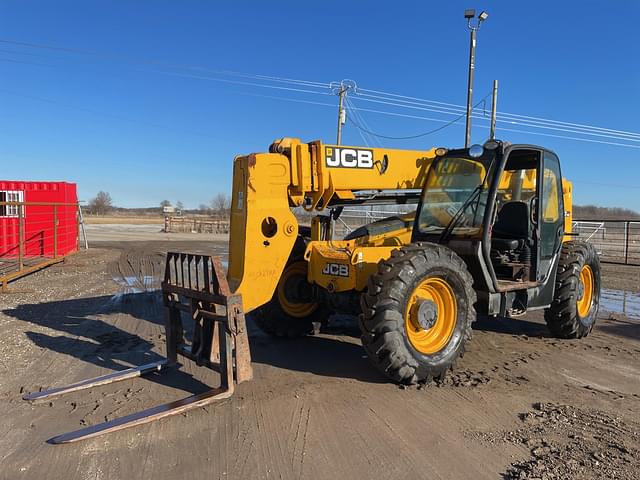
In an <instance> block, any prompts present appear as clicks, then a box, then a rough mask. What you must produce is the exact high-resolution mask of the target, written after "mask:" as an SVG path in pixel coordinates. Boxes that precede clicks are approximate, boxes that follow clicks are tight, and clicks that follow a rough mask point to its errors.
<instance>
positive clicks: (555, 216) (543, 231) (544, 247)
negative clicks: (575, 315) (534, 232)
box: [535, 151, 564, 282]
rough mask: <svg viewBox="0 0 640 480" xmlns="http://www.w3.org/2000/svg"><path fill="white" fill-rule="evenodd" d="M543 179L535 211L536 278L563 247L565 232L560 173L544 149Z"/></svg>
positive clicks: (546, 272) (544, 276) (542, 277)
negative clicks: (536, 221) (536, 223)
mask: <svg viewBox="0 0 640 480" xmlns="http://www.w3.org/2000/svg"><path fill="white" fill-rule="evenodd" d="M541 177H542V181H541V187H542V188H541V189H540V199H539V201H538V205H537V208H538V212H536V213H537V215H535V216H536V217H537V218H538V222H539V228H538V233H539V238H538V269H537V280H538V281H539V282H540V281H545V280H546V279H547V277H548V275H549V273H550V270H551V267H552V266H553V260H554V257H555V256H556V255H557V254H558V252H559V251H560V248H561V247H562V237H563V236H564V202H563V196H562V175H561V172H560V161H559V160H558V157H557V156H556V155H555V154H554V153H552V152H549V151H544V154H543V162H542V175H541Z"/></svg>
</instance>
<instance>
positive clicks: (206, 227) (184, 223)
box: [164, 216, 229, 233]
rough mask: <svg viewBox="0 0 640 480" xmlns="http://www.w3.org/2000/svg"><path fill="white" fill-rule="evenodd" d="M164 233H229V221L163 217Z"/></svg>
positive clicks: (226, 219) (216, 218)
mask: <svg viewBox="0 0 640 480" xmlns="http://www.w3.org/2000/svg"><path fill="white" fill-rule="evenodd" d="M164 231H165V232H173V233H175V232H186V233H229V219H228V218H223V217H219V218H218V217H213V218H212V217H207V218H201V217H181V216H175V217H173V216H166V217H164Z"/></svg>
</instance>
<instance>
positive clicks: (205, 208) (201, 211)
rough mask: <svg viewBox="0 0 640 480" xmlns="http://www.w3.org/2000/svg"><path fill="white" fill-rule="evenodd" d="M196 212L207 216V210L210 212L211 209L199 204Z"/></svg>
mask: <svg viewBox="0 0 640 480" xmlns="http://www.w3.org/2000/svg"><path fill="white" fill-rule="evenodd" d="M198 210H199V211H200V213H202V214H207V213H209V210H211V208H210V207H209V205H206V204H204V203H201V204H200V205H199V206H198Z"/></svg>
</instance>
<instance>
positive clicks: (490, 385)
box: [0, 232, 640, 480]
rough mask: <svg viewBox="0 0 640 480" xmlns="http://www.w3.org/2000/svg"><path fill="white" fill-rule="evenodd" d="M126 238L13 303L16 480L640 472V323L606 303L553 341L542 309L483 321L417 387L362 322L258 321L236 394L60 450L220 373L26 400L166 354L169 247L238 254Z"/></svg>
mask: <svg viewBox="0 0 640 480" xmlns="http://www.w3.org/2000/svg"><path fill="white" fill-rule="evenodd" d="M149 234H150V235H157V233H153V232H152V233H149ZM109 235H111V234H109ZM110 238H112V237H109V238H107V239H106V240H107V241H98V240H95V239H94V242H93V245H94V247H95V248H92V249H90V250H89V251H83V252H81V253H80V254H78V255H75V256H73V257H70V258H69V259H68V260H67V261H66V262H64V263H62V264H59V265H56V266H53V267H51V268H49V269H46V270H43V271H41V272H38V273H36V274H34V275H31V276H29V277H27V278H24V279H22V280H20V281H17V282H15V283H13V284H12V290H13V293H11V294H7V295H0V335H2V338H3V341H2V342H1V343H0V399H1V401H0V418H2V421H1V422H0V465H1V467H0V479H16V478H24V479H41V478H65V479H71V480H73V479H88V478H91V479H120V478H122V479H125V478H126V479H128V478H154V479H156V480H164V479H173V478H184V477H187V476H195V478H200V477H204V476H205V475H206V476H207V478H241V479H246V478H285V479H289V478H295V479H298V478H349V477H350V478H394V479H397V478H406V479H414V478H430V479H431V478H433V479H458V478H459V479H468V478H473V479H485V478H486V479H490V478H507V479H513V478H516V479H521V478H527V479H532V478H547V479H567V478H571V479H574V478H575V479H598V480H600V479H602V478H607V479H608V478H620V479H625V480H626V479H632V478H639V477H640V475H639V474H638V461H637V459H638V457H639V455H640V451H639V441H638V440H639V438H638V434H639V430H638V428H639V427H638V424H639V423H640V323H639V322H638V321H637V320H636V319H634V318H632V317H629V316H627V315H625V314H624V313H620V312H618V313H613V314H612V313H610V312H606V311H601V314H600V316H599V319H598V324H597V326H596V328H595V330H594V332H593V333H592V334H591V335H590V336H589V337H588V338H586V339H582V340H571V341H563V340H558V339H555V338H551V337H549V335H548V332H547V329H546V326H545V325H544V321H543V319H542V314H541V312H535V313H533V312H532V313H531V314H528V315H526V316H524V317H522V318H519V319H500V318H499V319H481V320H479V321H478V322H476V324H475V327H474V338H473V340H472V342H471V346H470V349H469V351H468V352H467V354H466V355H465V357H464V358H463V359H462V360H461V361H460V362H459V365H458V366H457V368H456V370H455V371H454V372H453V373H452V374H451V375H450V376H449V377H448V378H447V379H446V381H445V382H443V383H442V384H441V385H428V386H426V387H411V388H399V387H398V386H396V385H393V384H390V383H388V382H387V381H386V379H385V378H382V377H381V376H380V375H378V374H377V373H376V371H375V370H374V369H373V367H372V366H371V365H370V364H369V363H368V360H367V359H366V357H365V356H364V353H363V351H362V349H361V347H360V344H359V339H358V330H357V326H356V324H355V322H354V321H353V319H350V318H349V317H340V318H335V319H334V321H333V322H332V323H331V325H330V327H329V328H328V329H327V330H326V331H323V332H322V333H320V334H318V335H315V336H310V337H307V338H302V339H295V340H285V339H273V338H270V337H267V336H266V335H264V334H262V333H261V332H259V331H258V330H257V329H256V328H255V327H254V326H253V325H252V324H249V329H250V342H251V351H252V356H253V362H254V371H255V372H254V373H255V375H254V376H255V378H254V380H253V381H251V382H247V383H243V384H241V385H240V386H239V387H238V390H237V392H236V394H235V395H234V396H233V397H232V398H231V399H229V400H227V401H225V402H223V403H221V404H218V405H214V406H210V407H207V408H206V409H199V410H194V411H192V412H189V413H188V414H186V415H183V416H178V417H174V418H169V419H165V420H161V421H158V422H154V423H153V424H150V425H144V426H141V427H137V428H134V429H129V430H125V431H122V432H117V433H113V434H109V435H105V436H103V437H97V438H94V439H91V440H87V441H85V442H81V443H78V444H70V445H64V446H54V445H49V444H47V443H46V440H47V439H48V438H51V437H52V436H54V435H56V434H59V433H62V432H65V431H70V430H74V429H77V428H80V427H82V426H85V425H92V424H96V423H99V422H102V421H104V420H105V419H112V418H116V417H119V416H122V415H126V414H129V413H132V412H135V411H138V410H141V409H143V408H148V407H150V406H153V405H157V404H158V403H162V402H166V401H170V400H175V399H178V398H182V397H185V396H187V395H189V394H191V393H199V392H202V391H205V390H206V389H208V388H209V387H210V386H215V385H216V382H217V381H218V377H217V375H216V374H215V373H214V372H211V371H209V370H206V369H202V368H199V367H196V366H195V365H193V364H191V362H185V364H184V365H183V366H182V367H181V369H180V370H178V371H172V372H169V373H167V374H165V375H162V376H160V375H151V376H148V377H144V378H141V379H135V380H128V381H125V382H122V383H119V384H113V385H110V386H105V387H100V388H96V389H93V390H90V391H83V392H77V393H73V394H69V395H67V396H65V397H60V398H57V399H55V400H54V401H52V402H45V403H36V404H29V403H27V402H25V401H23V400H22V399H21V395H22V394H23V393H24V392H29V391H37V390H39V389H41V388H49V387H51V386H59V385H63V384H67V383H71V382H74V381H77V380H80V379H82V378H87V377H90V376H95V375H99V374H103V373H107V372H111V371H114V370H121V369H123V368H126V367H129V366H131V365H137V364H142V363H146V362H149V361H154V360H157V359H159V358H161V356H162V355H163V352H164V333H163V321H164V320H163V319H164V312H163V307H162V304H161V302H160V298H159V295H158V293H157V290H156V289H157V287H158V282H159V275H160V273H161V272H162V271H163V270H162V268H163V258H164V253H165V252H166V251H167V250H178V251H180V250H185V251H193V252H200V253H206V252H209V253H214V254H218V255H221V256H222V257H223V259H225V260H226V254H227V245H226V243H224V242H223V241H212V240H211V239H205V240H200V239H199V238H198V239H195V237H191V238H192V240H183V239H181V237H180V238H178V237H176V238H172V239H170V240H160V241H158V240H152V241H149V240H145V241H140V240H135V241H134V240H131V239H129V240H128V241H123V240H122V239H118V238H115V239H110ZM152 238H154V239H155V238H157V237H152ZM193 239H195V240H196V241H194V240H193ZM639 270H640V269H637V268H629V267H620V266H605V267H604V268H603V272H604V277H603V286H604V287H605V288H607V289H611V290H620V289H622V290H625V291H627V292H629V293H636V294H637V293H638V292H640V281H639V278H640V276H639V274H638V272H639Z"/></svg>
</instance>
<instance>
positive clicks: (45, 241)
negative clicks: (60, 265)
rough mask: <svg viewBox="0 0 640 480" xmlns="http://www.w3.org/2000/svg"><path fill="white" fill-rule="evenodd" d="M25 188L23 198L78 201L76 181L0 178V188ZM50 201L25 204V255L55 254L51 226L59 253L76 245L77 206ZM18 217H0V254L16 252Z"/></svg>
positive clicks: (61, 201)
mask: <svg viewBox="0 0 640 480" xmlns="http://www.w3.org/2000/svg"><path fill="white" fill-rule="evenodd" d="M2 190H9V191H21V192H24V193H23V195H24V201H25V202H52V203H53V202H56V203H77V201H78V199H77V195H76V185H75V184H74V183H67V182H19V181H0V191H2ZM56 217H57V218H56V220H57V221H56V225H55V227H54V207H53V206H51V205H28V206H26V207H25V211H24V219H23V224H24V228H23V232H24V241H25V247H24V255H25V257H33V256H44V257H53V255H54V237H56V235H54V228H55V229H56V233H57V246H58V248H57V253H58V256H64V255H67V254H68V253H70V252H73V251H75V250H76V249H77V242H78V223H77V217H76V208H75V207H73V206H57V207H56ZM18 239H19V231H18V218H16V217H8V218H7V217H0V257H1V256H17V254H18Z"/></svg>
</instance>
